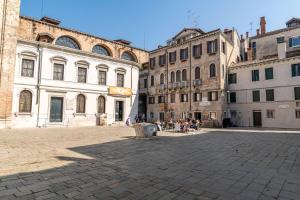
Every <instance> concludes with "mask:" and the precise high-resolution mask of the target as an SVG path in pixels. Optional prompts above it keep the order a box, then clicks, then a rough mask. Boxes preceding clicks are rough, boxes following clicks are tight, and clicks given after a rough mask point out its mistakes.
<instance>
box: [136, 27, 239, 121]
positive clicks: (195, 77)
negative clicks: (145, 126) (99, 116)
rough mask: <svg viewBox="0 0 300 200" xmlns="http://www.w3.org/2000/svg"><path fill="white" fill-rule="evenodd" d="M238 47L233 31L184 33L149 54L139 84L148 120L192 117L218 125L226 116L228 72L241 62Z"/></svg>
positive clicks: (193, 31)
mask: <svg viewBox="0 0 300 200" xmlns="http://www.w3.org/2000/svg"><path fill="white" fill-rule="evenodd" d="M239 47H240V38H239V36H238V34H237V32H236V30H234V29H233V30H225V31H221V30H220V29H218V30H214V31H210V32H204V31H202V30H200V29H183V30H182V31H181V32H179V33H178V34H177V35H176V36H174V37H173V38H172V39H171V40H169V41H168V42H167V45H166V46H159V47H158V49H156V50H153V51H151V52H150V56H149V57H150V61H149V70H148V72H147V77H145V76H144V77H143V78H141V80H140V88H143V90H144V93H145V94H147V95H148V99H147V119H148V121H157V120H160V121H165V120H169V119H171V118H172V119H175V120H176V119H182V118H195V119H201V120H202V121H204V122H209V121H210V122H211V121H214V122H215V125H216V126H220V125H221V122H222V119H223V118H224V117H226V111H227V102H226V72H227V67H228V66H229V65H232V64H233V63H236V62H238V61H239V59H240V48H239ZM145 88H147V89H146V91H145Z"/></svg>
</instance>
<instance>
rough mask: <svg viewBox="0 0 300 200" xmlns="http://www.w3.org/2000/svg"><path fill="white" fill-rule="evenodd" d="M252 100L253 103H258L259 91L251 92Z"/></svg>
mask: <svg viewBox="0 0 300 200" xmlns="http://www.w3.org/2000/svg"><path fill="white" fill-rule="evenodd" d="M252 100H253V102H260V91H259V90H255V91H252Z"/></svg>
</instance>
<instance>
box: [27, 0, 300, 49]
mask: <svg viewBox="0 0 300 200" xmlns="http://www.w3.org/2000/svg"><path fill="white" fill-rule="evenodd" d="M41 8H42V0H21V14H22V15H25V16H31V17H34V18H40V17H41V16H42V15H46V16H49V17H52V18H55V19H59V20H61V21H62V26H65V27H70V28H73V29H76V30H80V31H83V32H87V33H91V34H94V35H98V36H101V37H105V38H107V39H118V38H123V39H127V40H129V41H132V42H133V45H134V46H136V47H140V48H144V44H145V47H146V49H148V50H152V49H155V48H156V47H157V45H159V44H162V45H163V44H165V42H166V40H168V39H169V38H171V37H172V36H173V35H175V34H176V33H177V32H178V31H180V30H181V29H182V28H184V27H195V26H196V27H198V28H201V29H203V30H204V31H210V30H213V29H216V28H221V29H224V28H232V27H235V28H237V29H238V31H239V33H240V34H244V33H245V32H246V31H250V29H251V28H250V27H251V26H250V22H252V23H253V34H254V33H255V30H256V29H257V28H258V26H259V17H260V16H266V19H267V30H268V31H269V30H274V29H277V28H282V27H284V26H285V22H286V21H287V20H288V19H290V18H292V17H299V18H300V12H299V8H300V0H44V6H43V12H42V9H41ZM144 38H145V40H144ZM144 41H145V42H144Z"/></svg>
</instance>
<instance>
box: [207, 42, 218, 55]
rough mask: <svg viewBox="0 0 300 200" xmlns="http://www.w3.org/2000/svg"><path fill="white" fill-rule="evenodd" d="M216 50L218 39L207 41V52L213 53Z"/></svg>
mask: <svg viewBox="0 0 300 200" xmlns="http://www.w3.org/2000/svg"><path fill="white" fill-rule="evenodd" d="M217 51H218V40H214V41H208V42H207V53H208V54H214V53H216V52H217Z"/></svg>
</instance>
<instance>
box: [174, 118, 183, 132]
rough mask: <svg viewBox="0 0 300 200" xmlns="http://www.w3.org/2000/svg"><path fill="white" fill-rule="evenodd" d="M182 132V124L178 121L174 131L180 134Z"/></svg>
mask: <svg viewBox="0 0 300 200" xmlns="http://www.w3.org/2000/svg"><path fill="white" fill-rule="evenodd" d="M180 130H181V128H180V123H179V121H178V120H177V121H176V122H175V125H174V131H175V132H180Z"/></svg>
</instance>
